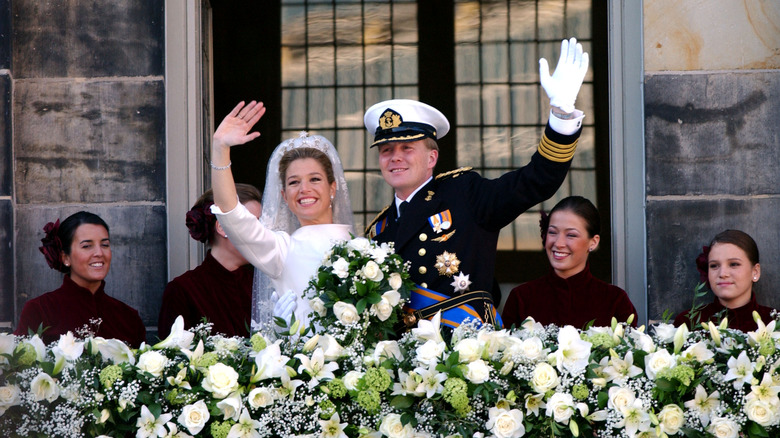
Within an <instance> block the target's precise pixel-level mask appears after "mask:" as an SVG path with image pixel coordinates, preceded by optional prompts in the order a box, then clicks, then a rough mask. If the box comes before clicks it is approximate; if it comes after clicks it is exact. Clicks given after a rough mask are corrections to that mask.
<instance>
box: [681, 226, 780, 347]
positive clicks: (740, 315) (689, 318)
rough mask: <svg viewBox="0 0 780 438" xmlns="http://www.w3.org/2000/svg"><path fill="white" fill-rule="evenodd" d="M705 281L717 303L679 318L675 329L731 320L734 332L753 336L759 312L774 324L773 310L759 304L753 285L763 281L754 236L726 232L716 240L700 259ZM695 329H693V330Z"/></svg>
mask: <svg viewBox="0 0 780 438" xmlns="http://www.w3.org/2000/svg"><path fill="white" fill-rule="evenodd" d="M696 261H697V265H700V266H697V267H698V268H699V271H700V272H701V273H702V274H705V273H706V276H705V275H702V277H703V278H702V280H704V281H707V283H708V284H709V287H710V289H711V290H712V293H713V294H715V299H714V300H713V301H712V302H711V303H710V304H708V305H706V306H705V307H704V308H702V309H699V310H696V311H691V310H688V311H685V312H682V313H680V314H679V315H677V318H675V319H674V325H675V326H679V325H680V324H688V327H689V328H696V326H699V324H698V323H699V322H705V321H715V322H717V323H719V322H720V321H721V320H722V319H723V318H728V324H729V327H730V328H733V329H738V330H742V331H743V332H749V331H753V330H756V329H757V328H758V324H756V322H755V320H753V312H754V311H755V312H758V314H759V315H760V316H761V320H762V321H763V322H764V323H769V322H770V321H772V316H771V313H772V310H774V309H772V308H771V307H767V306H762V305H760V304H758V302H757V301H756V294H755V292H754V291H753V283H756V282H757V281H758V279H759V278H761V265H760V264H759V263H758V245H756V242H755V240H753V238H752V237H750V235H748V234H747V233H745V232H743V231H739V230H726V231H723V232H721V233H719V234H718V235H717V236H715V237H714V238H713V239H712V242H710V245H709V247H704V252H703V253H702V254H701V255H700V256H699V258H697V260H696ZM692 326H693V327H692Z"/></svg>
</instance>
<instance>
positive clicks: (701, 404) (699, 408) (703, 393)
mask: <svg viewBox="0 0 780 438" xmlns="http://www.w3.org/2000/svg"><path fill="white" fill-rule="evenodd" d="M719 397H720V393H719V392H718V391H714V392H713V393H712V394H709V395H708V394H707V390H705V389H704V387H703V386H701V385H699V386H697V387H696V395H695V396H694V398H693V400H688V401H687V402H685V407H686V408H688V409H689V410H690V411H691V412H693V413H695V414H696V415H697V416H698V417H699V421H701V424H702V426H704V427H706V426H707V425H708V424H709V423H710V415H712V413H713V412H714V411H715V410H716V409H718V406H720V398H719Z"/></svg>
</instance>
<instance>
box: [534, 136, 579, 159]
mask: <svg viewBox="0 0 780 438" xmlns="http://www.w3.org/2000/svg"><path fill="white" fill-rule="evenodd" d="M577 141H578V140H575V141H574V143H572V144H568V145H566V144H560V143H555V142H554V141H552V140H550V139H549V138H547V135H545V134H543V135H542V140H541V141H540V142H539V149H538V150H539V153H540V154H541V155H542V156H543V157H544V158H547V159H548V160H550V161H555V162H557V163H565V162H567V161H569V160H571V159H572V157H574V151H575V150H576V149H577Z"/></svg>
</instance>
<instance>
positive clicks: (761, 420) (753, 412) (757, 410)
mask: <svg viewBox="0 0 780 438" xmlns="http://www.w3.org/2000/svg"><path fill="white" fill-rule="evenodd" d="M777 408H778V406H773V405H772V404H770V403H768V402H765V401H762V400H759V399H758V398H755V397H747V403H745V407H744V408H743V409H744V411H745V413H746V414H747V417H748V419H749V420H751V421H755V422H756V423H758V424H759V425H761V426H764V427H768V426H773V425H775V424H777V421H778V419H780V418H778V409H777Z"/></svg>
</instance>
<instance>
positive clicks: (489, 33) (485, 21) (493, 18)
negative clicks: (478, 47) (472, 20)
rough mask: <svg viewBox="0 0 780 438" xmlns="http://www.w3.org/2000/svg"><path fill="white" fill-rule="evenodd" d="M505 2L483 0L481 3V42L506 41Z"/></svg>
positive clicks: (506, 13) (506, 12)
mask: <svg viewBox="0 0 780 438" xmlns="http://www.w3.org/2000/svg"><path fill="white" fill-rule="evenodd" d="M508 13H509V11H507V3H506V2H500V3H498V2H495V3H494V2H483V4H482V38H480V39H481V41H482V43H483V44H484V43H486V42H492V41H506V36H507V33H508V30H507V15H508Z"/></svg>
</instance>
